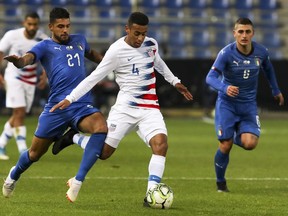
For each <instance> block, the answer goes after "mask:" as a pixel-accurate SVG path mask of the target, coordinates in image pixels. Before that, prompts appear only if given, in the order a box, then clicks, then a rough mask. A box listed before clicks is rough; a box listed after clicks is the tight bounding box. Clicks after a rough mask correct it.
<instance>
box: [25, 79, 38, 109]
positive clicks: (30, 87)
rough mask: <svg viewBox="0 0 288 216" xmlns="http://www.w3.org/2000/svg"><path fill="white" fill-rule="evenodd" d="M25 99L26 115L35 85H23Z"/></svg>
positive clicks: (31, 101) (30, 105) (33, 94)
mask: <svg viewBox="0 0 288 216" xmlns="http://www.w3.org/2000/svg"><path fill="white" fill-rule="evenodd" d="M24 88H25V97H26V113H28V112H30V110H31V107H32V104H33V100H34V96H35V88H36V86H35V85H30V84H25V86H24Z"/></svg>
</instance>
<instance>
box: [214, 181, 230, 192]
mask: <svg viewBox="0 0 288 216" xmlns="http://www.w3.org/2000/svg"><path fill="white" fill-rule="evenodd" d="M216 184H217V191H218V192H220V193H221V192H229V190H228V187H227V184H226V181H224V182H216Z"/></svg>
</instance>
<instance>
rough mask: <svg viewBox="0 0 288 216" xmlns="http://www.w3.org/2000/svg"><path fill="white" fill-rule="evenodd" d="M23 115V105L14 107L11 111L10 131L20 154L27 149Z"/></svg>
mask: <svg viewBox="0 0 288 216" xmlns="http://www.w3.org/2000/svg"><path fill="white" fill-rule="evenodd" d="M25 116H26V108H25V107H18V108H14V109H13V111H12V119H13V121H12V122H13V123H12V125H13V128H12V131H13V136H14V138H15V140H16V144H17V147H18V151H19V153H20V154H21V153H22V152H24V151H26V150H27V144H26V135H27V129H26V126H25V124H24V119H25Z"/></svg>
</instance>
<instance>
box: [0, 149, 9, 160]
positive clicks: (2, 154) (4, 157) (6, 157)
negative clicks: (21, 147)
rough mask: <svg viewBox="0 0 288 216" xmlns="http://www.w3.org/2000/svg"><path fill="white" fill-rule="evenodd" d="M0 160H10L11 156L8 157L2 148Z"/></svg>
mask: <svg viewBox="0 0 288 216" xmlns="http://www.w3.org/2000/svg"><path fill="white" fill-rule="evenodd" d="M0 160H9V156H8V155H6V149H5V148H0Z"/></svg>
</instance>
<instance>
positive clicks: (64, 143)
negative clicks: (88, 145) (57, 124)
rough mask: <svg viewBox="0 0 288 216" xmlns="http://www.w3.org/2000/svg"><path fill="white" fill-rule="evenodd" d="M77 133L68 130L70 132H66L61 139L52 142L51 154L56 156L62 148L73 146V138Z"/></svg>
mask: <svg viewBox="0 0 288 216" xmlns="http://www.w3.org/2000/svg"><path fill="white" fill-rule="evenodd" d="M77 133H78V131H76V130H74V129H73V128H70V130H68V131H67V132H66V133H65V134H64V135H63V136H62V137H60V139H58V140H56V141H55V142H54V145H53V148H52V153H53V154H54V155H57V154H58V153H59V152H60V151H62V150H63V149H64V148H66V147H68V146H70V145H72V144H74V143H73V136H74V135H75V134H77Z"/></svg>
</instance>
